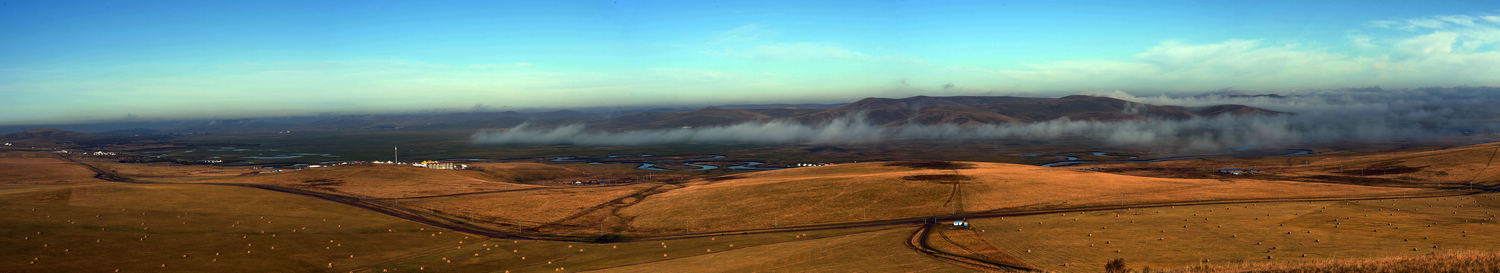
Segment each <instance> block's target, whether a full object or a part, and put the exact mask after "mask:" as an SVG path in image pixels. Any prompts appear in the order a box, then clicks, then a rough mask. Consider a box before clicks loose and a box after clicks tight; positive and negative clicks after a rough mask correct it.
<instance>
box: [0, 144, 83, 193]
mask: <svg viewBox="0 0 1500 273" xmlns="http://www.w3.org/2000/svg"><path fill="white" fill-rule="evenodd" d="M81 182H102V180H99V179H95V178H94V172H93V171H90V170H89V169H87V168H84V167H83V166H79V165H78V164H73V163H70V162H67V161H63V160H62V159H58V158H57V157H56V156H54V155H51V154H43V153H19V152H11V153H5V154H4V156H0V185H3V186H0V187H9V186H12V185H15V184H27V185H36V184H53V185H60V184H72V183H81Z"/></svg>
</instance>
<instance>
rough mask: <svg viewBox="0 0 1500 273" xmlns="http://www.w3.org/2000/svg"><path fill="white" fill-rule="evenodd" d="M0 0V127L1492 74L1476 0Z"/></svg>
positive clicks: (1498, 20) (1494, 31)
mask: <svg viewBox="0 0 1500 273" xmlns="http://www.w3.org/2000/svg"><path fill="white" fill-rule="evenodd" d="M1121 2H1126V1H1039V3H1032V2H1008V1H974V2H964V1H952V2H949V1H905V2H894V1H892V2H875V3H871V2H867V1H848V2H815V1H753V2H716V1H682V2H653V1H578V2H568V1H534V2H517V3H496V2H495V1H482V2H427V1H423V2H418V1H410V2H383V1H339V2H316V1H224V2H213V1H98V2H92V1H0V37H6V38H5V40H6V42H4V43H0V95H3V97H0V101H3V104H4V105H6V107H3V109H0V124H25V123H45V122H74V121H88V120H108V119H119V118H122V117H125V116H127V115H131V116H134V117H139V118H178V117H239V116H274V115H296V114H309V113H357V112H387V111H420V110H431V109H468V108H472V107H473V106H474V105H478V104H482V105H486V106H488V107H491V108H492V109H527V108H567V107H589V106H604V105H669V104H733V103H774V102H836V101H848V100H853V99H858V98H862V97H869V96H886V97H899V96H910V95H917V94H925V95H959V94H1040V95H1051V94H1075V93H1090V92H1107V91H1115V90H1124V91H1127V92H1136V93H1161V92H1196V91H1208V90H1217V89H1223V88H1234V89H1241V90H1253V91H1296V90H1309V89H1329V88H1348V87H1367V86H1381V87H1386V88H1408V87H1425V86H1460V85H1469V86H1474V85H1486V86H1493V85H1500V76H1495V75H1500V51H1497V47H1496V43H1500V4H1497V3H1494V2H1488V1H1472V2H1421V3H1418V1H1392V2H1380V1H1324V2H1318V3H1305V2H1306V1H1192V2H1132V3H1121Z"/></svg>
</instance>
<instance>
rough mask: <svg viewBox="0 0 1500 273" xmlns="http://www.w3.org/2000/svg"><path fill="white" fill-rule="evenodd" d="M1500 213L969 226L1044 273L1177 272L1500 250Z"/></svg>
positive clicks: (1296, 212)
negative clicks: (1118, 268) (1118, 267)
mask: <svg viewBox="0 0 1500 273" xmlns="http://www.w3.org/2000/svg"><path fill="white" fill-rule="evenodd" d="M1497 213H1500V194H1484V195H1473V196H1460V197H1441V198H1421V199H1398V200H1372V201H1342V202H1293V203H1267V204H1242V205H1208V206H1184V207H1176V208H1173V207H1164V208H1143V209H1129V210H1113V211H1098V212H1088V213H1069V214H1066V215H1064V214H1048V215H1037V216H1023V217H1005V218H989V219H974V220H972V222H973V223H974V225H975V227H976V228H977V229H980V230H983V232H981V234H983V235H984V238H985V239H987V240H989V241H991V242H995V243H996V246H998V247H999V248H1001V249H1002V250H1003V251H1005V252H1006V253H1012V255H1015V256H1016V257H1018V258H1020V259H1022V260H1025V261H1028V262H1030V263H1031V264H1033V265H1036V266H1037V267H1039V268H1042V269H1047V270H1055V271H1061V272H1099V271H1102V270H1103V266H1104V263H1105V262H1106V261H1108V260H1109V259H1114V258H1124V259H1125V260H1126V261H1129V263H1130V264H1133V265H1135V266H1136V267H1138V268H1139V267H1143V266H1149V267H1151V268H1154V269H1170V268H1179V267H1187V266H1194V265H1199V264H1208V265H1233V264H1240V263H1247V262H1321V261H1328V260H1337V259H1348V258H1372V257H1383V256H1404V255H1426V254H1431V253H1445V252H1449V251H1456V250H1464V251H1490V252H1493V251H1500V244H1496V242H1500V235H1496V234H1500V224H1497V223H1496V222H1495V215H1496V214H1497ZM1434 246H1436V248H1434ZM1116 251H1119V252H1116ZM1267 257H1270V258H1267ZM1064 264H1066V266H1064Z"/></svg>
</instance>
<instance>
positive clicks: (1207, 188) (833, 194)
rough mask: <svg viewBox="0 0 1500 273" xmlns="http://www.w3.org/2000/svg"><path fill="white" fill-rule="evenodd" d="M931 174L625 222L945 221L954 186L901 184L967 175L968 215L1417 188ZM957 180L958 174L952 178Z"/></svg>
mask: <svg viewBox="0 0 1500 273" xmlns="http://www.w3.org/2000/svg"><path fill="white" fill-rule="evenodd" d="M965 164H970V165H973V169H960V170H937V169H925V168H923V169H917V168H908V167H901V166H887V164H885V163H861V164H846V165H839V166H827V167H811V168H796V169H788V170H778V171H766V172H757V173H748V174H740V175H736V177H738V178H737V179H728V180H719V181H703V182H696V183H692V184H688V185H687V186H686V187H684V188H682V189H677V190H673V191H670V192H666V193H663V194H658V195H654V196H651V197H649V198H647V199H646V200H644V201H643V202H641V203H640V204H638V205H635V206H631V207H629V208H625V209H624V210H622V211H621V214H622V215H623V216H626V217H634V221H633V222H631V223H632V225H633V226H634V227H636V228H639V229H643V230H659V231H682V230H684V229H686V227H699V229H719V230H732V229H747V228H761V227H770V226H773V225H779V226H786V225H806V224H816V223H832V222H849V221H860V220H878V219H891V218H907V217H923V216H930V215H942V214H948V213H951V212H952V211H953V210H954V208H953V207H950V206H945V203H946V202H947V200H948V199H949V195H950V193H951V192H952V185H950V184H944V183H932V181H913V180H908V179H904V178H906V177H933V176H940V175H955V174H957V175H963V176H966V177H970V178H972V179H970V180H965V181H963V183H962V186H961V187H962V193H963V196H962V201H963V202H962V203H963V209H964V210H965V211H968V212H977V211H988V210H997V209H1007V208H1019V207H1070V206H1082V205H1100V204H1120V203H1139V202H1161V201H1184V200H1206V199H1240V198H1270V197H1313V196H1347V195H1382V194H1399V193H1410V192H1416V191H1417V190H1413V189H1401V188H1387V187H1367V186H1355V185H1339V184H1324V183H1301V182H1289V181H1263V180H1249V179H1226V180H1216V179H1173V178H1150V177H1138V176H1126V175H1117V174H1108V173H1098V172H1083V171H1074V170H1069V169H1060V168H1045V167H1037V166H1027V165H1015V164H1003V163H981V162H965ZM955 172H956V173H955Z"/></svg>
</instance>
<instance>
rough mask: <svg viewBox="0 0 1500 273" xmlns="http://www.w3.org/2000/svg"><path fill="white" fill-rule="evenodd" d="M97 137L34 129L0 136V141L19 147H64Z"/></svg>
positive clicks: (56, 130) (71, 132) (70, 132)
mask: <svg viewBox="0 0 1500 273" xmlns="http://www.w3.org/2000/svg"><path fill="white" fill-rule="evenodd" d="M97 139H99V137H98V136H95V135H90V134H85V133H79V132H73V131H67V130H58V129H36V130H28V131H22V132H17V133H10V134H5V135H0V141H3V142H7V143H11V144H12V145H14V146H19V147H65V146H73V145H76V144H78V143H80V142H90V141H94V140H97Z"/></svg>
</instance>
